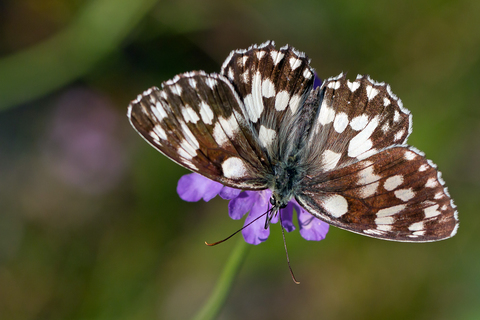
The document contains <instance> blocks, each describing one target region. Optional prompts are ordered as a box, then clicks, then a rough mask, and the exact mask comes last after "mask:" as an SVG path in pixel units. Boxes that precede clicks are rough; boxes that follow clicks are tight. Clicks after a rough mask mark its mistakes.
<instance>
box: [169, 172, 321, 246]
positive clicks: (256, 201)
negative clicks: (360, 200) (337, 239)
mask: <svg viewBox="0 0 480 320" xmlns="http://www.w3.org/2000/svg"><path fill="white" fill-rule="evenodd" d="M177 193H178V195H179V196H180V198H182V199H183V200H185V201H189V202H196V201H199V200H200V199H203V200H204V201H210V200H211V199H213V198H214V197H215V196H217V195H219V196H220V197H222V198H223V199H227V200H230V202H229V204H228V214H229V215H230V218H232V219H235V220H238V219H241V218H242V217H243V216H244V215H245V214H246V213H247V212H249V211H250V213H249V214H248V216H247V218H246V219H245V225H247V224H249V223H250V222H251V221H253V220H255V219H256V218H258V217H259V216H261V215H262V214H264V213H265V212H266V211H267V210H268V209H270V208H271V205H270V201H269V200H270V197H271V195H272V192H271V191H270V190H268V189H266V190H261V191H241V190H238V189H234V188H230V187H224V186H223V185H222V184H221V183H218V182H215V181H212V180H210V179H208V178H205V177H204V176H202V175H199V174H197V173H190V174H187V175H184V176H183V177H181V178H180V180H179V181H178V185H177ZM293 209H295V211H296V212H297V217H298V226H299V229H300V235H301V236H302V237H303V238H304V239H306V240H315V241H320V240H323V239H325V236H326V234H327V232H328V227H329V225H328V224H327V223H325V222H323V221H320V220H319V219H317V218H316V217H314V216H312V215H311V214H310V213H308V212H307V211H305V210H304V209H303V208H302V207H301V206H300V205H299V204H298V203H297V201H295V199H292V200H290V202H289V203H288V205H287V207H285V208H283V209H280V210H279V212H278V214H277V215H276V216H274V217H273V218H272V220H271V221H270V223H277V222H278V217H279V215H281V216H282V226H283V227H284V228H285V230H286V231H287V232H291V231H293V230H295V225H294V224H293ZM242 234H243V237H244V239H245V241H246V242H248V243H251V244H259V243H261V242H263V241H265V240H267V238H268V236H269V234H270V228H269V227H267V229H265V219H258V220H257V221H255V222H253V223H252V224H251V225H250V226H248V227H246V228H245V229H243V230H242Z"/></svg>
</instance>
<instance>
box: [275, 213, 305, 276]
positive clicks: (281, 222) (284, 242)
mask: <svg viewBox="0 0 480 320" xmlns="http://www.w3.org/2000/svg"><path fill="white" fill-rule="evenodd" d="M280 225H281V226H282V237H283V246H284V247H285V254H286V255H287V264H288V270H289V271H290V275H291V276H292V280H293V282H295V284H300V281H297V279H295V275H294V274H293V270H292V267H291V266H290V258H289V257H288V250H287V241H286V240H285V229H284V228H283V221H282V215H281V214H280Z"/></svg>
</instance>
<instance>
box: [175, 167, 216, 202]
mask: <svg viewBox="0 0 480 320" xmlns="http://www.w3.org/2000/svg"><path fill="white" fill-rule="evenodd" d="M222 189H223V185H222V184H221V183H219V182H215V181H213V180H210V179H208V178H205V177H204V176H202V175H199V174H198V173H190V174H186V175H184V176H182V177H181V178H180V180H178V184H177V193H178V195H179V196H180V198H181V199H182V200H185V201H189V202H196V201H199V200H200V199H202V198H203V200H205V201H210V200H211V199H213V198H215V196H216V195H217V194H218V193H219V192H220V191H221V190H222Z"/></svg>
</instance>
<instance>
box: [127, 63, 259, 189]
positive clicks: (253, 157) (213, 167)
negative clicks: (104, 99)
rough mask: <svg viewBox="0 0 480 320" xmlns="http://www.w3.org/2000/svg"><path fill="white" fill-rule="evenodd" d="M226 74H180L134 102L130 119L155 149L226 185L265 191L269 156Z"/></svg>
mask: <svg viewBox="0 0 480 320" xmlns="http://www.w3.org/2000/svg"><path fill="white" fill-rule="evenodd" d="M245 116H246V115H245V110H244V107H243V102H242V100H241V99H240V98H239V96H238V94H237V93H236V92H235V89H234V88H233V86H232V85H231V83H230V82H229V81H228V80H227V79H226V78H225V77H223V76H222V75H218V74H206V73H204V72H189V73H185V74H181V75H178V76H176V77H175V78H173V79H172V80H169V81H166V82H164V83H163V84H162V89H158V88H155V87H154V88H151V89H149V90H147V91H145V92H144V93H143V94H141V95H139V96H138V97H137V99H136V100H134V101H132V102H131V104H130V106H129V109H128V118H129V119H130V123H131V124H132V126H133V127H134V128H135V129H136V130H137V132H138V133H139V134H140V135H141V136H142V137H143V138H144V139H145V140H147V141H148V142H149V143H150V144H151V145H152V146H153V147H154V148H155V149H157V150H158V151H160V152H162V153H163V154H164V155H166V156H167V157H169V158H170V159H172V160H173V161H175V162H176V163H178V164H180V165H182V166H184V167H185V168H187V169H190V170H192V171H194V172H198V173H200V174H202V175H204V176H206V177H208V178H210V179H212V180H215V181H218V182H220V183H222V184H224V185H226V186H230V187H234V188H240V189H265V188H266V182H265V179H264V176H265V174H264V166H265V159H266V155H265V153H264V152H263V151H262V150H261V148H260V147H259V145H258V143H256V140H255V137H254V134H255V133H254V132H253V131H252V129H251V127H250V126H249V125H248V123H247V121H246V120H245Z"/></svg>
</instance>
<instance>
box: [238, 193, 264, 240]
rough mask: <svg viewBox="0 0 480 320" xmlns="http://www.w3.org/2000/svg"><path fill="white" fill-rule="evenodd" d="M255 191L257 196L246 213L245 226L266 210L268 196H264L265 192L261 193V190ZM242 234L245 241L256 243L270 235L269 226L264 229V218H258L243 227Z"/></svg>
mask: <svg viewBox="0 0 480 320" xmlns="http://www.w3.org/2000/svg"><path fill="white" fill-rule="evenodd" d="M253 192H255V191H253ZM257 193H258V194H259V197H257V201H256V202H255V205H254V206H253V208H252V210H251V211H250V213H249V214H248V216H247V219H245V224H244V225H245V226H246V225H248V224H249V223H250V222H252V221H253V220H255V219H256V218H258V217H259V216H261V215H262V214H264V213H265V212H266V211H267V210H268V203H269V202H268V201H269V197H265V194H262V192H258V191H257ZM242 234H243V238H244V239H245V242H247V243H250V244H255V245H257V244H259V243H262V242H263V241H265V240H267V238H268V236H269V235H270V228H267V229H265V219H262V218H260V219H258V220H257V221H255V222H253V223H252V224H251V225H249V226H248V227H246V228H245V229H243V230H242Z"/></svg>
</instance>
